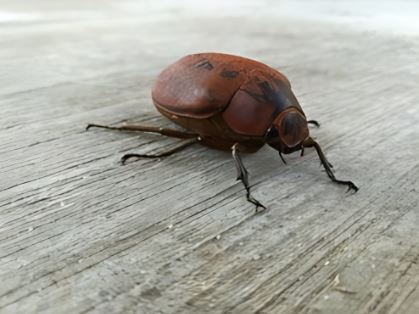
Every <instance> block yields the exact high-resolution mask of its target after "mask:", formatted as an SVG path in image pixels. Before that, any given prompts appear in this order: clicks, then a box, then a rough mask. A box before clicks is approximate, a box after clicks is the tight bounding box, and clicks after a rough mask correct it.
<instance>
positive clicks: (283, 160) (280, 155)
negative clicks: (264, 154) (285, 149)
mask: <svg viewBox="0 0 419 314" xmlns="http://www.w3.org/2000/svg"><path fill="white" fill-rule="evenodd" d="M279 157H281V160H282V162H283V163H284V165H286V164H287V162H286V161H285V159H284V157H283V156H282V154H281V152H279Z"/></svg>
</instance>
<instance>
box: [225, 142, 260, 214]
mask: <svg viewBox="0 0 419 314" xmlns="http://www.w3.org/2000/svg"><path fill="white" fill-rule="evenodd" d="M238 146H239V143H236V144H234V145H233V147H232V148H231V150H232V154H233V159H234V164H235V165H236V169H237V180H240V181H241V182H242V183H243V185H244V188H245V189H246V198H247V201H248V202H250V203H252V204H254V205H256V212H257V211H258V208H259V207H262V208H263V209H266V207H265V206H264V205H263V204H262V203H260V202H259V201H258V200H257V199H255V198H254V197H253V196H252V195H251V194H250V186H249V176H248V174H249V173H248V171H247V170H246V168H245V166H244V164H243V161H242V159H241V157H240V155H239V150H238Z"/></svg>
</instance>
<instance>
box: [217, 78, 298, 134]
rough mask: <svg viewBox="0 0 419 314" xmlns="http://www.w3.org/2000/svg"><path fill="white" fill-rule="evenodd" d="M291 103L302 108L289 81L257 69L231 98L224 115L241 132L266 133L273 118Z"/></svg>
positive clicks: (233, 127) (230, 124)
mask: <svg viewBox="0 0 419 314" xmlns="http://www.w3.org/2000/svg"><path fill="white" fill-rule="evenodd" d="M289 107H296V108H297V109H298V110H299V111H301V112H302V109H301V107H300V105H299V104H298V101H297V99H296V98H295V96H294V94H293V93H292V91H291V88H290V86H289V84H287V81H284V80H283V79H282V77H281V76H278V75H275V74H274V75H272V73H266V72H265V71H261V70H253V71H251V72H250V73H249V76H248V79H247V81H245V82H244V84H243V85H242V86H241V87H240V88H239V90H238V91H237V92H236V93H235V95H234V96H233V98H232V99H231V102H230V105H229V106H228V107H227V109H226V110H225V111H224V112H223V118H224V120H225V121H226V122H227V124H228V125H229V126H230V127H231V128H232V129H233V130H234V131H235V132H237V133H239V134H243V135H250V136H263V135H264V134H265V133H266V131H267V129H268V128H269V127H270V126H271V124H272V122H273V120H274V119H275V118H276V117H277V116H278V115H279V114H280V113H281V112H282V111H284V110H285V109H287V108H289Z"/></svg>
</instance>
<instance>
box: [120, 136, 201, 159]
mask: <svg viewBox="0 0 419 314" xmlns="http://www.w3.org/2000/svg"><path fill="white" fill-rule="evenodd" d="M199 141H200V138H199V137H197V138H193V139H189V140H186V141H183V142H182V143H181V144H180V145H178V146H176V147H174V148H172V149H169V150H166V151H164V152H161V153H157V154H125V155H124V156H122V158H121V163H122V164H123V165H124V164H125V162H126V161H127V159H129V158H133V157H137V158H159V157H166V156H170V155H172V154H173V153H176V152H178V151H180V150H182V149H184V148H186V147H188V146H191V145H193V144H195V143H198V142H199Z"/></svg>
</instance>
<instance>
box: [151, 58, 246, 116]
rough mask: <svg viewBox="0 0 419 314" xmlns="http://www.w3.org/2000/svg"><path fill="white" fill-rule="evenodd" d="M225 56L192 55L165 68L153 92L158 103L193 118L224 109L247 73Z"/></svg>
mask: <svg viewBox="0 0 419 314" xmlns="http://www.w3.org/2000/svg"><path fill="white" fill-rule="evenodd" d="M221 56H222V55H221ZM221 56H220V55H218V54H196V55H190V56H186V57H184V58H182V59H180V60H179V61H178V62H176V63H174V64H172V65H171V66H169V67H168V68H166V69H165V70H163V72H162V73H161V74H160V76H159V77H158V78H157V81H156V83H155V85H154V88H153V92H152V97H153V101H154V103H155V105H156V106H157V107H160V108H162V109H163V110H166V111H169V112H171V113H173V114H178V115H180V116H186V117H193V118H207V117H210V116H212V115H214V114H216V113H217V112H220V111H221V110H223V109H224V107H225V106H227V104H228V103H229V101H230V99H231V97H232V96H233V95H234V93H235V92H236V91H237V89H238V88H239V87H240V85H241V84H242V82H243V81H244V79H245V76H244V73H243V71H242V69H241V67H240V65H239V64H237V63H234V62H233V63H229V58H227V60H225V58H223V57H221Z"/></svg>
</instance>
